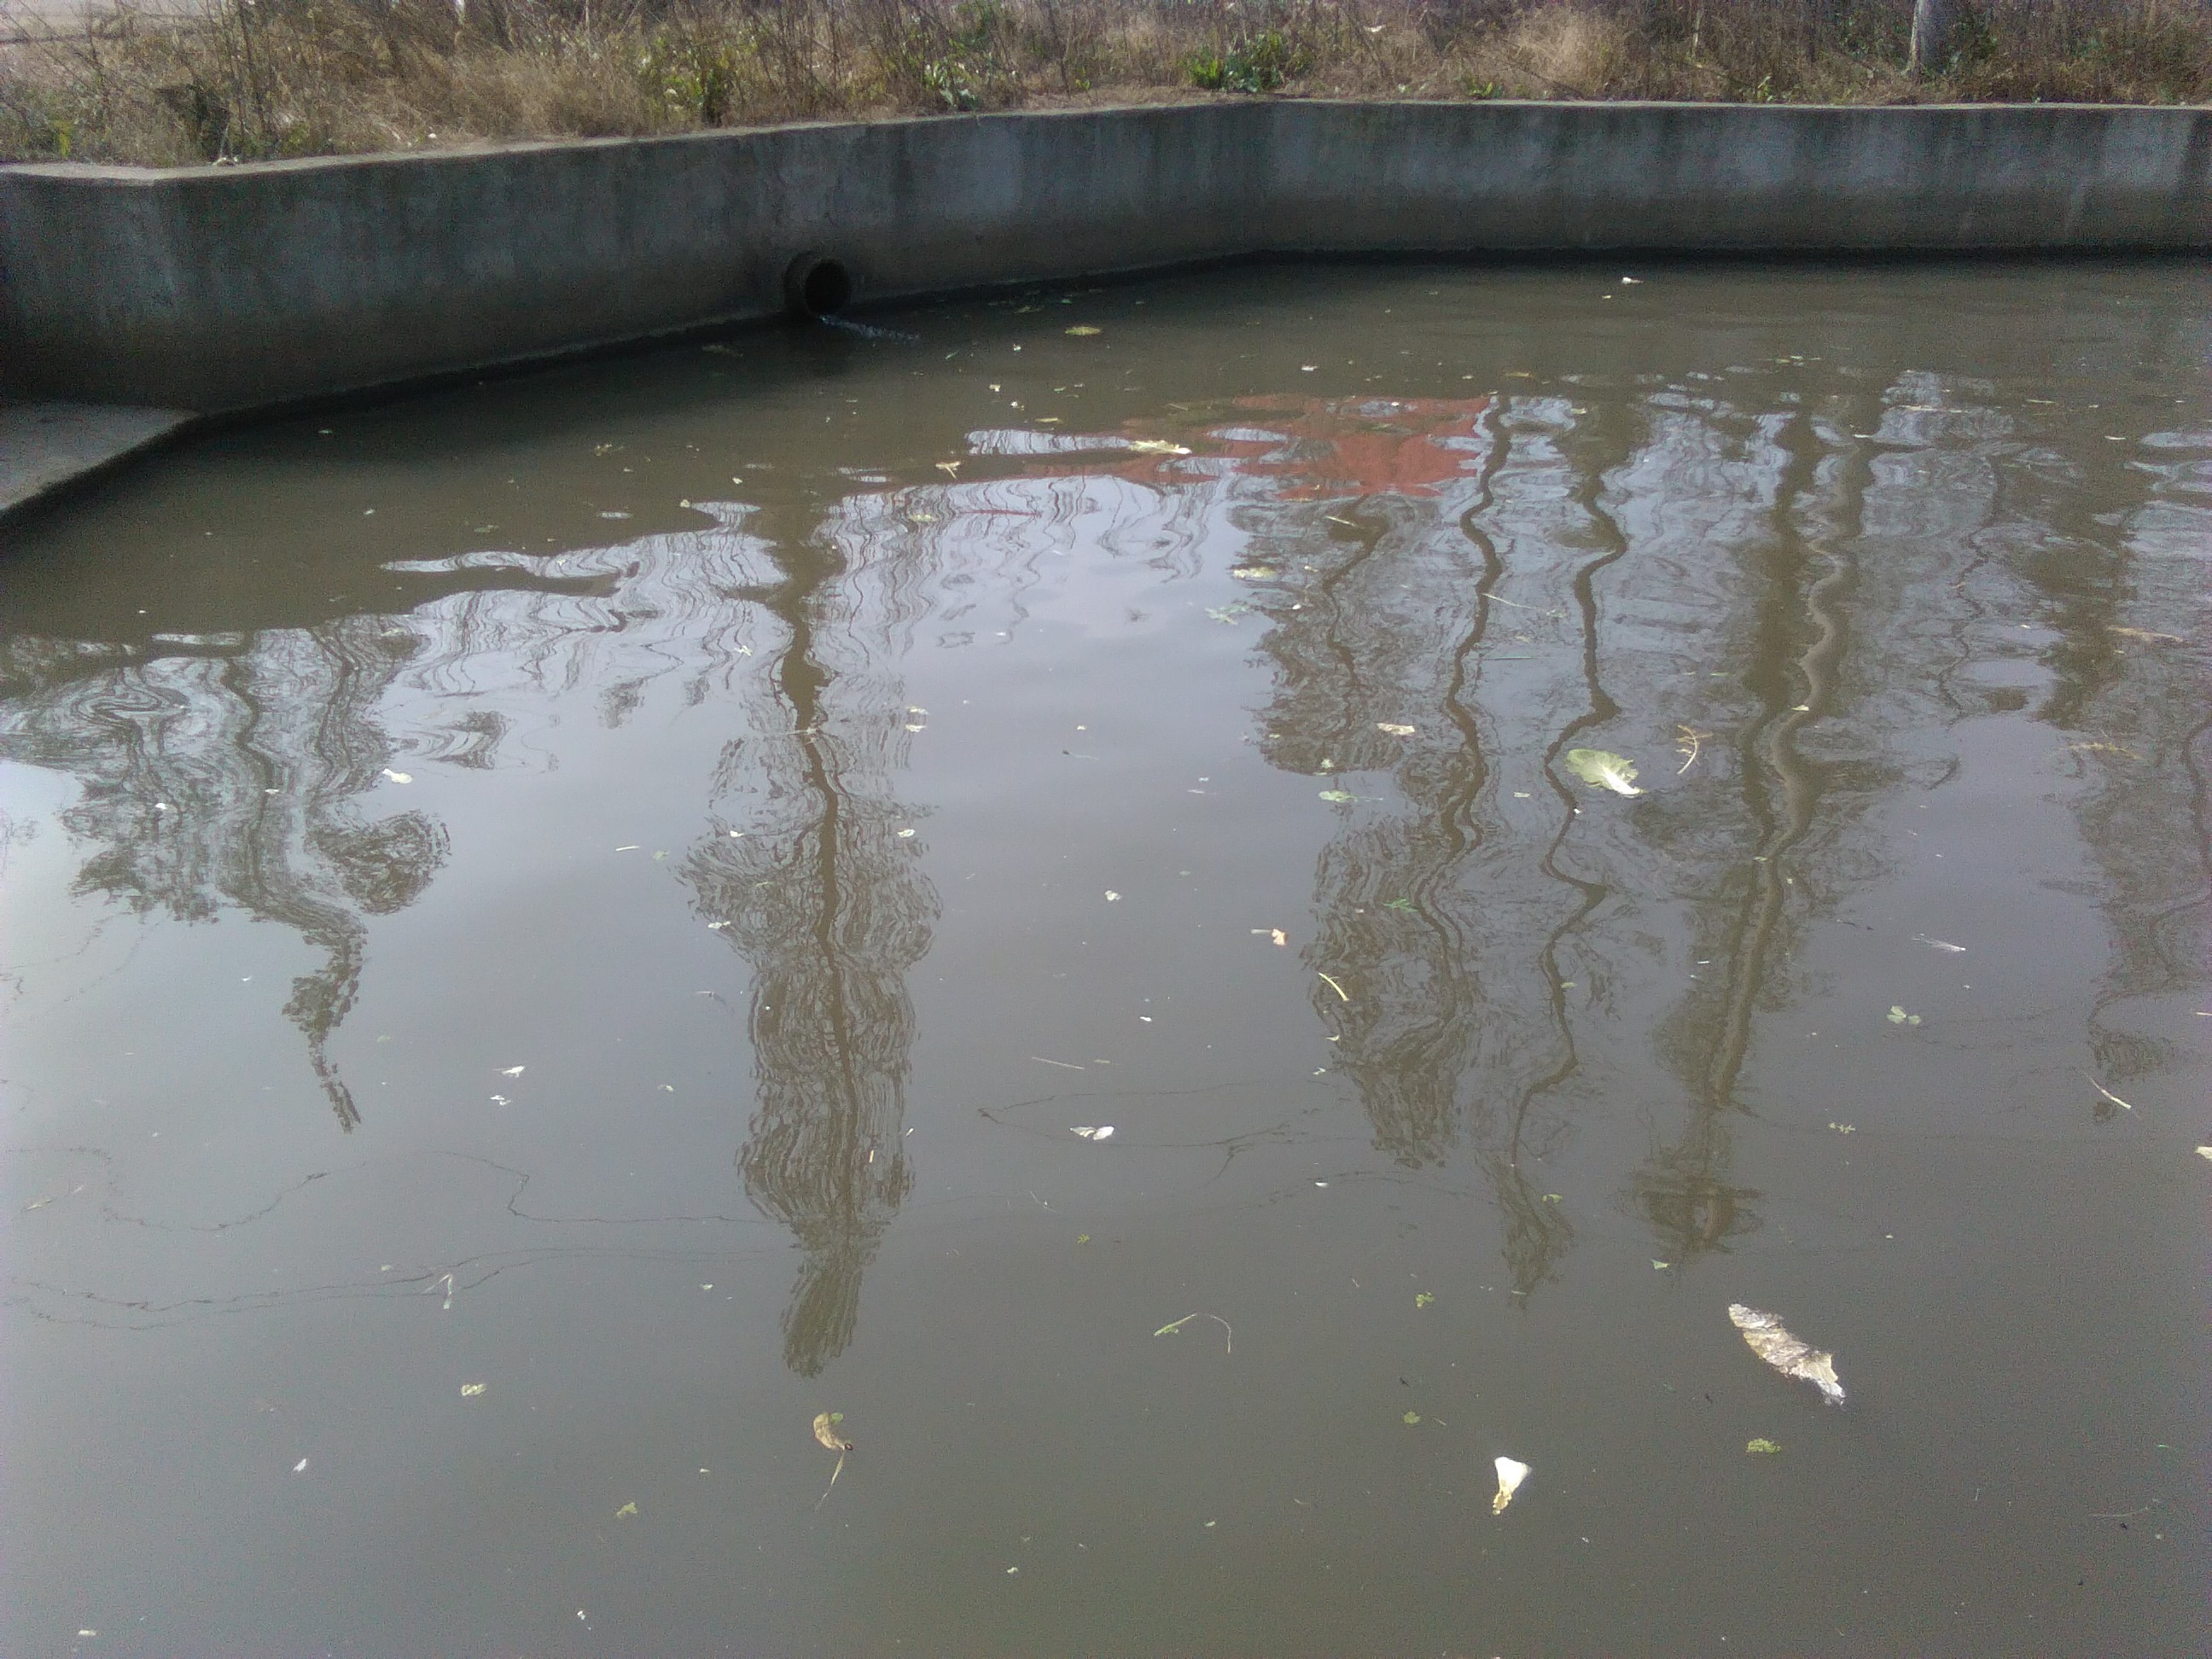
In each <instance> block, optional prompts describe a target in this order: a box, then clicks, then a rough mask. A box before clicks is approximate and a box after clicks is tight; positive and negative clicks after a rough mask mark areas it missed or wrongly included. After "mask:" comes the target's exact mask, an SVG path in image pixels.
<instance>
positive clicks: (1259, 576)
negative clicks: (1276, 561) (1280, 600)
mask: <svg viewBox="0 0 2212 1659" xmlns="http://www.w3.org/2000/svg"><path fill="white" fill-rule="evenodd" d="M1229 574H1231V575H1232V576H1234V577H1236V578H1237V580H1240V581H1248V582H1264V581H1268V580H1272V579H1273V577H1274V576H1275V574H1276V570H1275V567H1274V566H1273V565H1272V564H1240V565H1237V567H1235V568H1233V569H1231V571H1230V573H1229Z"/></svg>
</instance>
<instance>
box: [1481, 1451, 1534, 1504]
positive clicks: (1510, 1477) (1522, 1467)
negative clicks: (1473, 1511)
mask: <svg viewBox="0 0 2212 1659" xmlns="http://www.w3.org/2000/svg"><path fill="white" fill-rule="evenodd" d="M1527 1479H1528V1465H1527V1464H1526V1463H1522V1462H1517V1461H1516V1460H1515V1459H1513V1458H1510V1457H1501V1458H1499V1459H1498V1496H1497V1497H1495V1498H1492V1499H1491V1500H1490V1512H1491V1513H1492V1515H1503V1514H1504V1513H1505V1506H1506V1505H1507V1504H1510V1503H1511V1502H1512V1501H1513V1494H1514V1493H1515V1492H1519V1491H1520V1490H1521V1483H1522V1481H1523V1480H1527Z"/></svg>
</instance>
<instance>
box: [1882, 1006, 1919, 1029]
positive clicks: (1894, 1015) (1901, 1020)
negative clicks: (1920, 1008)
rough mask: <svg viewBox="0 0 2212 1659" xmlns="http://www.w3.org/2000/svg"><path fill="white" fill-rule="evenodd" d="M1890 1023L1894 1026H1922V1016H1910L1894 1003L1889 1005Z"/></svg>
mask: <svg viewBox="0 0 2212 1659" xmlns="http://www.w3.org/2000/svg"><path fill="white" fill-rule="evenodd" d="M1889 1023H1890V1024H1892V1025H1917V1024H1920V1016H1919V1015H1917V1014H1908V1013H1906V1012H1905V1010H1904V1009H1902V1008H1900V1007H1899V1006H1897V1005H1896V1004H1895V1003H1891V1004H1890V1005H1889Z"/></svg>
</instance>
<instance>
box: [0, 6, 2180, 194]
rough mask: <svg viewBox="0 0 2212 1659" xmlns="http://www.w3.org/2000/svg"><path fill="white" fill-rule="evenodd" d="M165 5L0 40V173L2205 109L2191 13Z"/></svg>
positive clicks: (2134, 9)
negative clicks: (1688, 106)
mask: <svg viewBox="0 0 2212 1659" xmlns="http://www.w3.org/2000/svg"><path fill="white" fill-rule="evenodd" d="M156 3H159V0H156ZM172 3H174V0H172ZM189 3H191V5H192V7H193V9H191V10H189V11H187V12H184V13H180V14H179V13H168V14H165V13H160V12H155V11H153V10H150V9H141V8H140V6H139V5H138V4H137V0H105V3H104V5H103V9H99V10H96V11H95V12H94V13H93V14H92V15H90V17H89V19H88V21H82V22H80V23H75V24H71V25H67V26H58V27H41V26H39V25H37V24H35V23H32V22H28V21H25V20H23V19H21V18H20V17H19V18H15V19H14V20H12V21H11V22H10V25H9V27H8V29H7V31H6V32H8V33H11V34H20V35H21V36H26V37H28V38H27V39H19V40H18V41H17V43H16V44H15V45H13V46H6V47H0V157H6V158H9V159H16V160H22V159H33V158H35V159H45V160H52V159H56V158H70V159H76V160H82V161H135V162H142V163H149V164H153V165H157V166H158V165H173V164H178V163H185V162H199V161H222V160H253V159H258V158H263V157H270V156H289V155H328V154H333V153H340V152H349V151H363V150H385V149H416V148H429V147H439V148H443V147H450V146H456V145H464V144H468V143H483V142H491V141H498V140H502V139H514V138H526V137H601V136H609V135H615V134H638V133H657V132H680V131H692V130H696V129H698V128H702V127H714V126H736V125H752V124H758V123H763V122H769V121H780V120H789V119H793V118H812V117H824V116H855V115H860V116H865V115H888V114H913V113H922V112H945V111H949V110H968V109H1006V108H1017V107H1023V106H1052V105H1066V104H1071V103H1088V102H1126V101H1132V100H1148V101H1149V100H1162V99H1170V98H1173V99H1193V98H1205V97H1209V96H1211V97H1242V96H1258V95H1270V94H1273V95H1291V96H1300V95H1304V96H1329V95H1352V96H1386V97H1418V98H1450V99H1461V98H1676V99H1693V100H1732V101H1751V102H1787V103H1808V102H1811V103H1893V102H1907V101H1921V100H1960V99H1963V100H2054V101H2055V100H2075V101H2092V102H2142V103H2196V102H2202V101H2204V100H2207V99H2208V98H2212V0H1984V3H1982V4H1980V5H1978V6H1970V7H1968V8H1967V9H1964V10H1963V11H1962V12H1961V13H1960V21H1959V23H1958V25H1957V27H1955V28H1954V30H1953V31H1952V33H1951V35H1950V39H1949V42H1948V55H1947V57H1946V58H1945V59H1944V61H1943V62H1942V64H1941V65H1940V67H1939V69H1938V71H1937V72H1936V73H1934V74H1932V75H1930V76H1927V77H1926V78H1923V79H1915V78H1913V77H1911V76H1908V74H1907V73H1906V70H1905V56H1906V47H1907V43H1908V36H1909V33H1910V27H1911V0H1534V3H1520V0H189ZM3 4H4V0H0V5H3Z"/></svg>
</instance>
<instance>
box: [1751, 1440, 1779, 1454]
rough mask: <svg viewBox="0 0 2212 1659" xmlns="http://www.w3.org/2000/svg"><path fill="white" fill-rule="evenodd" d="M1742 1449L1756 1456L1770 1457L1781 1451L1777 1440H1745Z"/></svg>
mask: <svg viewBox="0 0 2212 1659" xmlns="http://www.w3.org/2000/svg"><path fill="white" fill-rule="evenodd" d="M1743 1449H1744V1450H1746V1451H1747V1452H1750V1453H1752V1454H1753V1455H1757V1456H1760V1457H1771V1456H1772V1455H1774V1454H1775V1453H1777V1452H1778V1451H1780V1450H1781V1449H1782V1443H1781V1442H1780V1441H1779V1440H1766V1439H1759V1440H1747V1441H1746V1442H1745V1443H1744V1448H1743Z"/></svg>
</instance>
